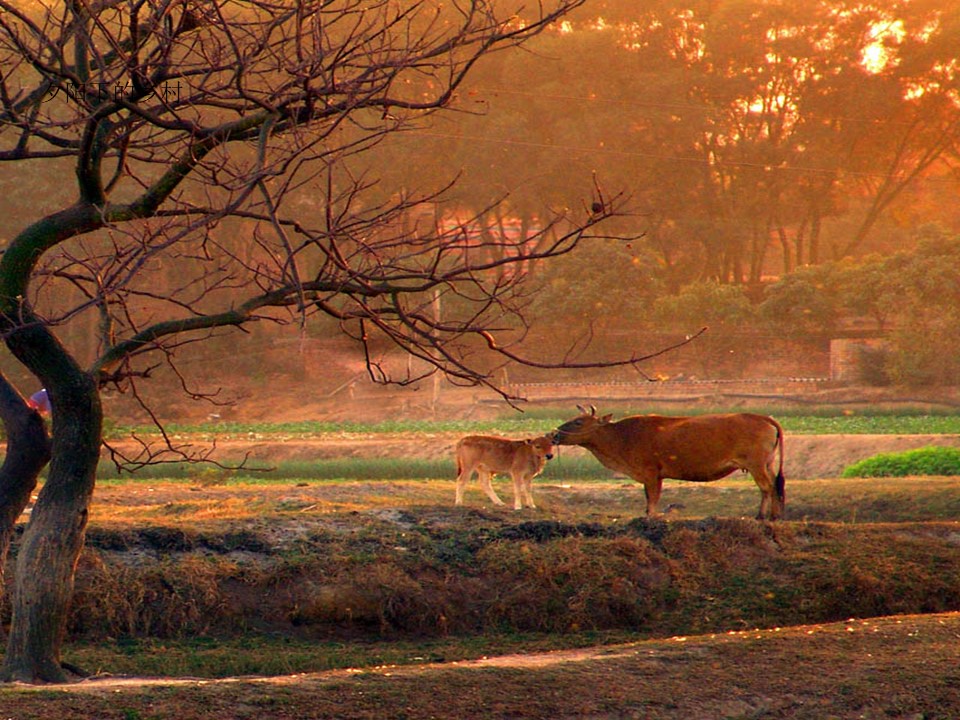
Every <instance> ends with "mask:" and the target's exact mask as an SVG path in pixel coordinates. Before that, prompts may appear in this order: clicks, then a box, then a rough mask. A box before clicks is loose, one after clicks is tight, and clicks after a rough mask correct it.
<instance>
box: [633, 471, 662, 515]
mask: <svg viewBox="0 0 960 720" xmlns="http://www.w3.org/2000/svg"><path fill="white" fill-rule="evenodd" d="M637 481H638V482H641V483H643V492H644V494H645V495H646V496H647V517H655V516H656V515H659V510H658V509H657V506H658V505H659V504H660V493H661V492H662V491H663V480H662V479H661V478H659V477H657V476H656V475H648V476H646V477H640V478H637Z"/></svg>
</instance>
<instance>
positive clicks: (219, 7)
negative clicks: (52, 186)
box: [0, 0, 636, 681]
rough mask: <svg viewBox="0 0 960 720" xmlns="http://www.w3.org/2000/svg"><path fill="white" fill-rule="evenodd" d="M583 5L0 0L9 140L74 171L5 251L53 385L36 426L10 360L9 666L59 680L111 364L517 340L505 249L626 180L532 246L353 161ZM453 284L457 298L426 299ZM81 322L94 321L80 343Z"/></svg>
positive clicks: (441, 352)
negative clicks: (25, 514)
mask: <svg viewBox="0 0 960 720" xmlns="http://www.w3.org/2000/svg"><path fill="white" fill-rule="evenodd" d="M581 2H582V0H556V2H554V3H552V4H551V5H550V6H549V7H547V6H546V5H540V6H535V7H537V8H539V9H535V10H534V11H532V12H531V11H529V10H524V9H523V8H522V7H521V5H520V3H516V5H514V3H511V2H504V1H501V0H497V2H495V3H494V2H489V1H487V0H472V1H469V2H465V3H453V4H450V3H440V2H434V0H419V1H417V2H412V3H411V2H398V1H397V0H375V1H374V2H365V3H355V2H351V1H350V0H333V1H332V2H331V1H330V0H323V1H322V2H321V1H320V0H314V1H309V0H298V1H294V0H289V1H288V2H277V0H270V1H269V2H267V1H266V0H263V1H260V0H248V1H246V2H234V1H233V0H220V1H218V2H206V1H201V0H140V1H138V2H129V3H127V2H123V3H117V2H105V3H88V2H80V1H77V2H75V1H70V2H64V3H63V4H62V5H59V6H56V7H53V6H51V7H48V6H44V5H36V6H30V8H29V9H25V8H24V7H22V4H21V3H15V2H9V1H8V0H0V103H2V105H0V143H2V145H0V161H2V162H4V163H5V164H6V167H7V172H8V176H13V177H17V176H18V175H20V174H21V173H29V174H34V173H40V174H42V173H44V172H48V173H49V172H57V173H59V176H58V184H63V185H67V184H70V185H71V188H70V190H69V196H68V197H69V199H68V200H66V201H63V202H62V203H61V204H60V205H59V206H57V207H56V208H54V209H53V210H51V211H49V212H46V213H44V214H41V215H40V216H38V217H35V218H33V219H32V220H31V221H30V222H28V223H27V224H25V225H24V226H23V227H18V228H15V229H13V230H12V233H11V235H10V239H9V241H8V242H7V244H6V248H5V250H4V252H3V255H2V257H0V332H2V337H3V340H4V342H5V344H6V347H7V349H8V350H9V352H10V353H11V354H12V356H13V357H15V358H16V359H17V361H19V362H20V363H21V364H22V365H23V366H24V367H26V369H27V370H28V371H29V372H30V373H31V374H32V375H33V376H34V377H35V378H36V379H37V381H38V382H39V383H41V384H42V385H43V386H45V387H46V388H47V389H48V391H49V394H50V398H51V401H52V404H53V420H52V436H51V441H50V444H49V447H48V445H47V442H46V436H45V433H44V432H43V429H42V425H38V422H37V421H38V418H36V416H35V415H33V414H32V413H31V411H30V410H28V409H27V407H26V406H25V404H24V402H23V400H22V396H21V395H20V393H18V392H17V391H16V390H15V389H14V388H13V387H11V386H10V384H9V383H7V382H6V381H5V380H2V381H0V420H2V421H3V422H4V424H5V426H6V428H7V431H8V434H7V438H8V455H7V463H5V464H4V466H3V468H2V469H0V479H3V480H4V481H6V483H5V485H4V487H3V493H0V499H2V501H3V503H4V504H3V506H2V508H0V510H2V513H0V518H2V519H3V522H4V523H6V524H5V525H4V526H3V527H2V530H3V534H0V540H2V541H3V542H4V545H3V547H2V548H0V550H2V551H3V552H6V548H7V547H8V543H9V528H10V526H11V525H12V519H13V518H16V517H17V516H18V515H19V514H20V511H21V510H22V509H23V507H24V505H25V502H26V499H25V498H26V497H28V495H29V490H28V488H31V489H32V487H33V483H35V482H36V473H37V471H38V469H39V468H40V467H42V466H43V464H44V462H45V460H46V457H47V455H46V454H47V452H48V451H49V452H50V456H51V458H52V459H51V461H50V467H49V473H48V478H47V481H46V483H45V485H44V487H43V490H42V491H41V493H40V495H39V497H38V499H37V502H36V504H35V506H34V509H33V512H32V514H31V519H30V522H29V524H28V526H27V529H26V532H25V533H24V536H23V539H22V543H21V545H20V548H19V552H18V555H17V565H16V582H15V585H14V586H13V589H12V593H11V601H12V607H13V617H12V624H11V630H10V635H9V638H8V644H7V651H6V654H5V657H4V665H3V670H2V674H3V677H4V678H6V679H8V680H9V679H16V680H24V681H37V680H44V681H60V680H63V679H64V674H63V671H62V669H61V662H60V643H61V638H62V633H63V627H64V617H65V609H66V607H67V604H68V602H69V598H70V594H71V589H72V582H73V572H74V567H75V564H76V561H77V558H78V554H79V552H80V548H81V546H82V543H83V538H84V530H85V527H86V519H87V509H88V504H89V501H90V497H91V494H92V492H93V488H94V480H95V470H96V466H97V461H98V457H99V452H100V444H101V426H102V420H103V417H102V409H101V404H100V397H99V392H100V388H102V387H103V386H105V385H107V384H113V385H116V386H117V387H120V388H121V389H123V390H124V391H126V392H129V393H132V394H133V395H134V396H135V397H139V394H138V387H139V383H140V381H142V380H143V379H145V378H147V377H149V376H150V375H151V374H152V372H153V370H154V368H155V367H156V364H157V362H158V360H157V357H159V358H161V359H162V360H165V361H166V362H167V363H168V364H169V365H170V367H171V368H173V370H174V372H176V371H177V351H178V349H181V348H183V346H184V345H186V344H189V343H194V342H199V341H203V340H209V339H211V338H216V337H218V336H220V335H222V333H224V332H227V331H229V330H230V329H231V328H237V327H242V326H244V325H247V324H250V323H255V322H257V321H268V320H269V321H274V322H279V323H289V324H294V325H295V326H303V325H304V324H306V323H307V322H308V321H309V319H310V318H311V317H312V316H313V315H316V314H320V315H324V316H327V317H330V318H333V319H334V320H335V321H336V322H337V323H338V328H339V330H340V331H341V332H343V333H345V334H346V335H347V336H349V337H351V338H353V339H354V340H355V341H356V342H357V343H358V344H359V345H360V346H361V347H363V348H365V349H367V358H368V369H369V372H370V374H371V375H372V376H373V377H374V378H375V379H377V380H379V381H382V382H401V383H403V382H411V381H413V380H414V379H415V378H412V377H406V376H404V377H392V376H390V375H389V373H388V372H387V371H386V369H385V368H383V367H380V366H378V365H377V363H376V356H375V354H374V353H373V352H372V351H370V349H371V348H373V347H375V346H376V344H377V343H383V342H388V343H392V344H393V345H395V346H398V347H400V348H402V349H403V350H405V351H406V352H408V353H410V354H411V355H413V356H415V357H417V358H420V359H422V360H423V361H425V363H426V365H427V367H429V368H431V369H439V370H440V371H442V372H444V373H446V375H447V376H448V377H450V378H452V379H454V380H458V381H461V382H464V383H480V384H484V385H488V386H490V387H494V382H493V380H492V378H491V375H490V374H489V372H488V368H489V367H490V366H491V361H488V360H483V357H484V355H485V354H486V355H493V356H500V357H503V358H510V359H512V360H514V361H516V360H517V359H520V360H522V359H523V357H522V354H520V355H518V352H519V351H518V350H517V346H516V343H518V342H519V341H521V340H522V337H523V334H524V331H525V327H526V321H525V319H524V317H523V307H524V304H525V302H526V293H525V291H524V283H523V281H524V279H525V274H524V273H523V272H509V271H508V270H507V269H505V268H507V267H508V266H516V265H523V263H526V262H528V261H530V260H535V259H540V258H545V257H551V256H557V255H564V254H566V253H568V252H570V251H571V250H572V249H573V248H574V247H576V245H577V244H578V243H579V242H581V241H582V240H583V239H584V238H586V237H589V236H591V234H592V233H593V228H594V227H595V226H596V224H597V223H599V222H600V221H602V220H604V219H606V218H608V217H610V216H612V215H614V214H615V213H616V212H617V208H618V201H617V199H616V198H614V199H613V200H612V201H611V199H610V198H607V200H606V201H605V203H604V204H603V206H602V207H601V208H599V210H595V211H593V212H589V213H587V214H585V215H584V216H583V219H582V220H580V221H577V220H576V219H575V218H574V217H572V216H571V215H568V214H566V213H563V212H560V213H557V214H553V215H548V214H546V213H544V214H542V215H541V217H540V218H539V228H540V229H539V234H538V235H537V238H536V240H537V242H535V243H534V244H532V245H531V244H530V243H529V242H528V240H527V239H520V240H516V239H511V238H508V237H503V236H501V237H500V238H498V240H497V242H498V243H500V245H501V247H500V250H501V252H497V253H493V254H484V255H480V256H478V249H479V248H480V247H481V246H480V243H479V241H478V240H477V239H476V238H475V237H473V236H472V235H470V234H469V233H465V232H463V231H462V227H457V226H452V227H445V226H443V225H442V224H438V223H436V222H433V221H429V222H421V221H420V218H421V216H422V215H424V208H425V207H426V208H428V211H427V213H426V214H427V215H428V216H429V217H431V218H435V217H437V216H438V215H442V210H437V209H436V208H437V206H438V204H441V203H442V199H443V197H442V195H440V194H435V193H432V192H413V191H408V190H405V189H403V188H398V189H397V190H396V191H395V192H383V191H380V190H379V189H378V188H377V183H378V178H377V176H376V173H374V172H373V171H371V169H370V168H369V166H368V165H367V164H366V163H365V162H363V157H364V155H365V154H366V153H368V152H369V151H370V150H371V149H372V148H374V147H376V145H377V144H378V143H380V142H382V141H383V140H384V139H385V138H387V137H388V136H390V135H392V134H395V133H398V132H402V131H405V130H409V129H410V128H412V127H415V126H416V125H417V124H419V123H421V122H422V121H423V119H424V118H425V117H427V116H429V115H430V114H432V113H433V112H435V111H437V110H440V109H443V108H447V107H450V106H451V105H452V104H454V102H455V97H456V93H457V91H458V89H459V88H460V87H461V86H462V83H463V80H464V77H465V76H466V74H467V73H468V72H469V71H470V70H471V69H472V68H473V66H474V65H475V63H476V62H477V61H478V60H479V59H480V58H482V57H483V56H485V55H487V54H489V53H492V52H494V51H495V50H498V49H500V48H506V47H510V46H515V45H517V44H519V43H521V42H523V41H525V40H527V39H528V38H530V37H531V36H533V35H535V34H537V33H540V32H542V31H545V30H547V29H549V28H550V27H551V26H552V24H553V23H554V22H555V21H557V20H559V19H560V18H562V17H563V16H564V15H565V14H566V13H568V12H569V11H571V10H572V9H574V8H576V7H577V6H579V5H580V4H581ZM45 166H48V167H45ZM65 166H69V167H70V168H71V169H72V178H71V177H70V176H68V175H67V174H66V173H64V172H63V168H64V167H65ZM38 168H40V169H39V170H38ZM68 178H70V180H72V182H68ZM583 205H584V203H581V204H580V206H583ZM587 205H589V203H587ZM475 215H479V213H475ZM67 289H69V292H67ZM443 296H446V297H448V298H450V299H456V301H457V302H451V303H449V304H450V306H451V307H453V308H459V310H458V311H457V312H455V313H450V314H448V313H446V312H444V314H443V315H442V316H441V315H439V314H437V313H436V312H435V311H434V309H435V306H436V302H437V299H438V298H439V297H443ZM77 323H80V324H81V325H82V326H83V327H84V328H86V329H87V330H91V331H93V332H92V333H86V334H92V335H93V336H94V337H95V338H96V341H95V342H94V343H87V344H86V345H83V346H82V347H80V349H77V348H75V347H71V346H70V344H69V343H68V342H67V341H66V340H65V338H67V337H70V335H69V333H67V332H66V331H67V330H68V329H69V328H70V327H71V326H72V325H76V324H77ZM635 360H636V359H635V358H631V359H629V360H627V362H634V361H635ZM183 382H184V386H185V388H186V389H187V390H188V392H191V393H194V394H196V395H200V394H202V389H199V388H193V387H192V386H190V385H189V384H188V383H187V381H186V379H185V378H184V380H183ZM151 453H152V448H149V447H145V448H144V453H143V454H142V455H141V456H138V457H136V458H131V460H133V461H135V462H149V461H150V459H151V457H152V454H151ZM12 459H16V462H17V463H18V464H17V465H13V464H11V463H13V462H14V460H12ZM25 491H26V493H25Z"/></svg>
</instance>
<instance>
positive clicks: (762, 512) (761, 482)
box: [750, 465, 780, 520]
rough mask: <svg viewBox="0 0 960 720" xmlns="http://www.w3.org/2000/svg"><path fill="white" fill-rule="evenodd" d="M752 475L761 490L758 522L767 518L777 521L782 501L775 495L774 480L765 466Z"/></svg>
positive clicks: (751, 472) (754, 471) (752, 472)
mask: <svg viewBox="0 0 960 720" xmlns="http://www.w3.org/2000/svg"><path fill="white" fill-rule="evenodd" d="M750 474H751V475H753V481H754V482H755V483H757V487H758V488H760V509H759V510H758V511H757V520H763V519H764V518H766V517H769V518H770V519H771V520H776V519H777V518H778V517H780V499H779V498H778V497H777V496H776V494H775V493H774V487H773V478H772V477H771V476H770V473H769V472H767V469H766V467H764V466H763V465H760V466H759V467H757V468H756V469H754V470H751V471H750Z"/></svg>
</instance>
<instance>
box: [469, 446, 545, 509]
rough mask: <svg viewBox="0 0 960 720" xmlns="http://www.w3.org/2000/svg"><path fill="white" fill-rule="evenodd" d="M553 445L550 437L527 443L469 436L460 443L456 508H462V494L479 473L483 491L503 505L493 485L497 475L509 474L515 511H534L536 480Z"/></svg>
mask: <svg viewBox="0 0 960 720" xmlns="http://www.w3.org/2000/svg"><path fill="white" fill-rule="evenodd" d="M552 449H553V443H552V442H551V440H550V438H549V437H546V436H544V437H537V438H529V439H527V440H507V439H505V438H498V437H490V436H487V435H469V436H467V437H465V438H462V439H461V440H460V442H458V443H457V500H456V504H457V505H462V504H463V490H464V488H465V487H466V485H467V481H468V480H469V479H470V477H471V476H472V475H473V473H474V471H476V473H477V476H478V477H479V479H480V487H481V488H483V491H484V492H485V493H486V494H487V497H489V498H490V500H492V501H493V504H494V505H503V504H504V502H503V500H501V499H500V498H499V497H498V496H497V493H496V492H494V490H493V485H491V484H490V479H491V478H492V477H493V476H494V475H495V474H496V473H509V474H510V477H511V478H512V479H513V508H514V509H515V510H520V509H522V508H523V501H524V500H526V503H527V507H531V508H535V507H536V505H534V504H533V493H532V486H533V478H535V477H536V476H537V475H539V474H540V471H542V470H543V466H544V465H545V464H546V462H547V460H549V459H550V458H552V457H553V453H551V450H552Z"/></svg>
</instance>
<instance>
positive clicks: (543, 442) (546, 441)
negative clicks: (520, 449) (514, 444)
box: [524, 435, 554, 462]
mask: <svg viewBox="0 0 960 720" xmlns="http://www.w3.org/2000/svg"><path fill="white" fill-rule="evenodd" d="M524 442H525V443H526V444H527V445H529V446H530V447H531V448H533V452H534V453H535V454H536V456H537V459H538V460H539V461H541V462H543V461H544V460H550V459H551V458H553V445H554V442H553V438H551V437H550V436H549V435H544V436H542V437H535V438H530V439H528V440H524Z"/></svg>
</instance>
